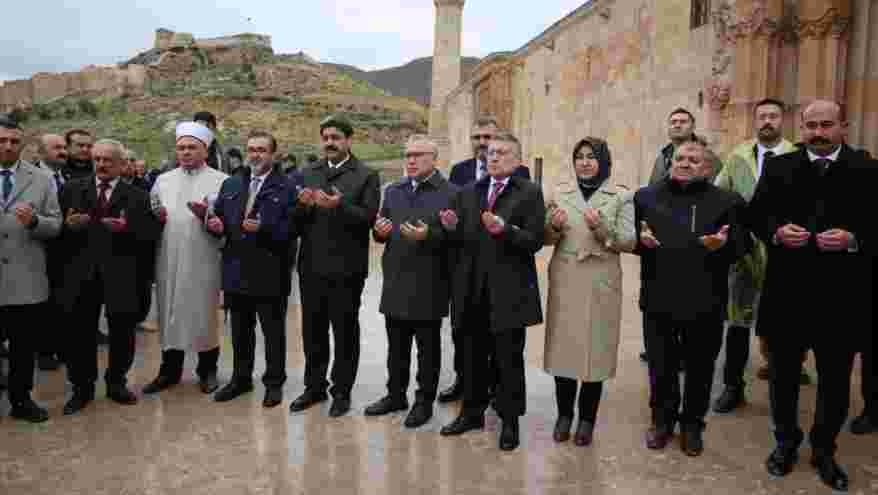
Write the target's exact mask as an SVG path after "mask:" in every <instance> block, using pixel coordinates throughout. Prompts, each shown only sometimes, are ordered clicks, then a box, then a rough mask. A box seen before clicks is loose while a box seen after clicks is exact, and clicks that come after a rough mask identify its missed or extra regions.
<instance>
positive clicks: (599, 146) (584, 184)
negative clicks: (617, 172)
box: [573, 137, 613, 202]
mask: <svg viewBox="0 0 878 495" xmlns="http://www.w3.org/2000/svg"><path fill="white" fill-rule="evenodd" d="M583 146H588V147H590V148H591V150H592V151H593V152H594V154H595V158H596V159H597V161H598V173H597V175H595V176H594V177H591V178H588V179H583V178H581V177H579V176H577V177H576V183H577V185H579V191H580V192H581V193H582V197H583V198H584V199H585V201H586V202H588V200H589V199H591V196H592V195H593V194H594V193H595V191H597V190H598V189H600V187H601V186H602V185H603V184H604V182H606V181H607V179H608V178H609V177H610V169H611V168H612V166H613V160H612V158H611V157H610V148H609V147H608V146H607V142H606V141H604V140H602V139H598V138H593V137H587V138H585V139H583V140H581V141H579V142H578V143H576V146H575V147H574V148H573V163H574V171H573V173H574V174H576V170H575V167H576V165H575V163H576V155H577V154H578V153H579V150H581V149H582V147H583Z"/></svg>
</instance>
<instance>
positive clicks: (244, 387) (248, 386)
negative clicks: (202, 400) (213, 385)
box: [213, 380, 253, 402]
mask: <svg viewBox="0 0 878 495" xmlns="http://www.w3.org/2000/svg"><path fill="white" fill-rule="evenodd" d="M252 391H253V382H238V381H235V380H232V381H230V382H229V383H228V384H226V386H225V387H223V388H221V389H220V391H219V392H217V393H216V395H214V396H213V400H214V401H216V402H228V401H230V400H232V399H234V398H236V397H238V396H240V395H243V394H246V393H247V392H252Z"/></svg>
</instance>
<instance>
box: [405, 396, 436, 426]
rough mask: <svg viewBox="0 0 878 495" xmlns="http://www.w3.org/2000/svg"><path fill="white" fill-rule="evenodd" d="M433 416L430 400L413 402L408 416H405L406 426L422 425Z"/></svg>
mask: <svg viewBox="0 0 878 495" xmlns="http://www.w3.org/2000/svg"><path fill="white" fill-rule="evenodd" d="M432 417H433V404H432V403H430V402H415V405H414V406H412V410H411V411H409V414H408V416H406V417H405V423H404V424H405V427H406V428H417V427H419V426H423V425H424V424H425V423H427V421H430V418H432Z"/></svg>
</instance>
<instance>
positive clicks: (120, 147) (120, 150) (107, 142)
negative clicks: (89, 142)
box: [94, 139, 126, 160]
mask: <svg viewBox="0 0 878 495" xmlns="http://www.w3.org/2000/svg"><path fill="white" fill-rule="evenodd" d="M94 145H95V146H97V145H103V146H111V147H112V148H113V156H114V157H115V158H116V159H117V160H122V159H124V158H125V153H126V148H125V145H124V144H122V143H121V142H119V141H116V140H115V139H98V140H97V141H95V144H94Z"/></svg>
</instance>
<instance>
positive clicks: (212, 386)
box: [198, 373, 219, 394]
mask: <svg viewBox="0 0 878 495" xmlns="http://www.w3.org/2000/svg"><path fill="white" fill-rule="evenodd" d="M198 388H200V389H201V393H203V394H212V393H214V392H216V389H218V388H219V380H217V378H216V373H211V374H209V375H207V376H205V377H201V378H200V379H199V380H198Z"/></svg>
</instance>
